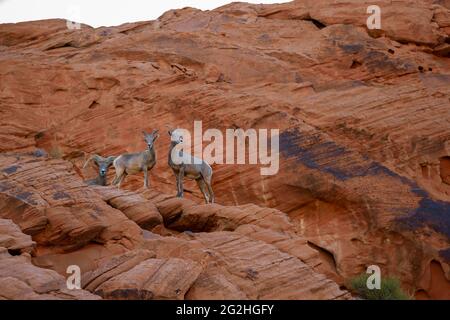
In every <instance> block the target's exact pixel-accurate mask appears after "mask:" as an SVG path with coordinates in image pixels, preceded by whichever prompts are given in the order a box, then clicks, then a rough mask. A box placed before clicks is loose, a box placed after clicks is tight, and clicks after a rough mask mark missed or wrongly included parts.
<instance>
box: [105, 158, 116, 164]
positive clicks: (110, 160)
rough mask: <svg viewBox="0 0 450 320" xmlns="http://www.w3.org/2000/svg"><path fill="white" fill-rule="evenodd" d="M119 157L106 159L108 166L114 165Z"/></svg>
mask: <svg viewBox="0 0 450 320" xmlns="http://www.w3.org/2000/svg"><path fill="white" fill-rule="evenodd" d="M116 158H117V157H114V156H111V157H108V158H106V162H107V163H108V166H110V165H112V164H113V162H114V160H116Z"/></svg>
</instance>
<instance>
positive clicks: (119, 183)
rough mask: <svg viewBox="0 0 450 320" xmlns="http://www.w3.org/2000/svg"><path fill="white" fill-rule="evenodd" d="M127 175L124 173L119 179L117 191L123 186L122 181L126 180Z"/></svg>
mask: <svg viewBox="0 0 450 320" xmlns="http://www.w3.org/2000/svg"><path fill="white" fill-rule="evenodd" d="M126 175H127V174H126V173H125V172H124V173H122V175H121V176H120V178H119V182H118V184H117V189H120V186H121V184H122V181H123V179H125V176H126Z"/></svg>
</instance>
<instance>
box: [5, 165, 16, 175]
mask: <svg viewBox="0 0 450 320" xmlns="http://www.w3.org/2000/svg"><path fill="white" fill-rule="evenodd" d="M19 168H20V166H11V167H8V168H5V169H3V170H2V171H3V172H4V173H6V174H11V173H14V172H16V171H17V169H19Z"/></svg>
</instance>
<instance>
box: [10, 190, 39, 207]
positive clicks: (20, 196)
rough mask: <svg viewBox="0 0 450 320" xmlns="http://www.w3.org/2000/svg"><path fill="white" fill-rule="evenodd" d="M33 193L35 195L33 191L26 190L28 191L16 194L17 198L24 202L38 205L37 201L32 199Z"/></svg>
mask: <svg viewBox="0 0 450 320" xmlns="http://www.w3.org/2000/svg"><path fill="white" fill-rule="evenodd" d="M32 195H33V193H31V192H28V191H26V192H22V193H18V194H16V195H15V198H16V199H19V200H21V201H23V202H26V203H29V204H31V205H36V204H37V203H36V201H34V200H33V199H30V197H31V196H32Z"/></svg>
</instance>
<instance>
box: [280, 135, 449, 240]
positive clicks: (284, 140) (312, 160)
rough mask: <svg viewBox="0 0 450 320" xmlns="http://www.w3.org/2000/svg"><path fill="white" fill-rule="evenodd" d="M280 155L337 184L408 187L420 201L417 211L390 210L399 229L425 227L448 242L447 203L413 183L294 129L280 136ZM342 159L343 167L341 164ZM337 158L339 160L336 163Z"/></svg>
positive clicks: (365, 159) (380, 166) (349, 152)
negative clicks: (390, 182) (385, 182)
mask: <svg viewBox="0 0 450 320" xmlns="http://www.w3.org/2000/svg"><path fill="white" fill-rule="evenodd" d="M280 152H281V154H282V155H283V156H284V157H286V158H288V159H289V158H291V159H292V158H294V159H295V161H296V162H298V163H301V164H302V165H304V166H306V167H308V168H310V169H316V170H320V171H322V172H326V173H329V174H331V175H333V177H335V178H336V179H338V180H341V181H345V180H347V179H351V178H355V177H363V176H380V175H381V176H382V175H384V176H389V177H392V178H394V179H395V180H397V181H398V182H399V183H401V184H405V185H407V186H409V188H410V191H411V193H413V194H414V195H416V196H418V197H420V198H422V199H421V200H420V202H419V207H418V208H414V207H408V203H405V206H404V207H403V208H402V207H397V208H392V210H395V212H396V214H398V215H400V217H399V218H397V219H396V221H397V222H398V223H399V224H400V226H401V227H402V228H406V229H410V230H415V229H418V228H421V227H423V226H429V227H430V228H432V229H433V230H434V231H436V232H438V233H441V234H443V235H445V236H446V237H448V238H450V203H448V202H443V201H436V200H433V199H430V196H429V194H428V193H427V192H426V191H425V190H423V189H422V188H420V187H419V186H418V185H417V184H416V183H415V182H414V181H412V180H410V179H408V178H406V177H402V176H400V175H399V174H397V173H395V172H393V171H391V170H390V169H388V168H386V167H385V166H383V165H381V164H380V163H377V162H375V161H371V160H370V159H369V158H368V157H367V156H364V155H360V154H358V153H356V152H351V151H349V150H347V149H345V148H344V147H341V146H338V145H336V144H335V143H334V142H332V141H323V140H321V139H320V138H319V137H318V136H312V135H306V134H302V133H301V132H299V131H298V130H297V129H294V130H291V131H285V132H283V133H282V134H281V135H280ZM342 157H345V158H346V159H345V160H346V161H345V164H342V163H344V162H343V161H342ZM339 158H341V159H339Z"/></svg>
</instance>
